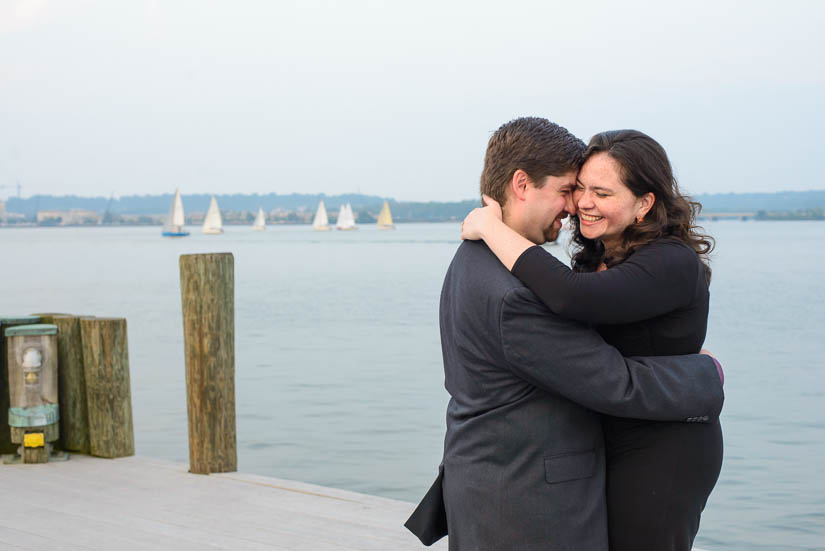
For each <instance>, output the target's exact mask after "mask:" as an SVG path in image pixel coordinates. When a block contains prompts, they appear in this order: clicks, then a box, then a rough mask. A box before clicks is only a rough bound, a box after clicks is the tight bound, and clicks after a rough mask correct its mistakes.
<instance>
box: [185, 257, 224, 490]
mask: <svg viewBox="0 0 825 551" xmlns="http://www.w3.org/2000/svg"><path fill="white" fill-rule="evenodd" d="M234 266H235V259H234V257H233V256H232V254H231V253H211V254H188V255H181V257H180V290H181V305H182V310H183V341H184V353H185V357H186V406H187V407H186V410H187V414H188V417H189V472H192V473H197V474H209V473H221V472H232V471H236V470H237V468H238V451H237V441H236V431H235V267H234Z"/></svg>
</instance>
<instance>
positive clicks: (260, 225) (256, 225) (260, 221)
mask: <svg viewBox="0 0 825 551" xmlns="http://www.w3.org/2000/svg"><path fill="white" fill-rule="evenodd" d="M252 229H253V230H255V231H264V230H265V229H266V217H265V216H264V209H262V208H261V207H258V216H256V217H255V222H253V223H252Z"/></svg>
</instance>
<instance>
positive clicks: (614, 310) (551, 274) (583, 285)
mask: <svg viewBox="0 0 825 551" xmlns="http://www.w3.org/2000/svg"><path fill="white" fill-rule="evenodd" d="M512 273H513V275H515V276H516V277H518V278H519V279H520V280H521V281H523V282H524V284H525V285H527V287H529V288H530V290H532V291H533V292H534V293H535V294H536V295H537V296H538V297H539V298H540V299H541V301H542V302H544V304H546V305H547V307H548V308H550V310H552V311H553V312H555V313H556V314H559V315H561V316H564V317H567V318H571V319H574V320H579V321H582V322H586V323H590V324H592V325H594V326H595V328H596V330H597V331H598V332H599V334H601V336H602V338H604V340H605V341H607V342H608V343H609V344H611V345H613V346H615V347H616V348H617V349H618V350H619V351H620V352H621V353H622V355H624V356H673V355H681V354H697V353H698V352H699V350H700V349H701V348H702V343H703V342H704V341H705V334H706V332H707V319H708V302H709V292H708V279H707V275H706V268H705V266H704V264H703V263H702V262H701V260H700V259H699V256H698V255H697V254H696V252H695V251H694V250H693V249H692V248H690V247H689V246H688V245H686V244H684V243H682V242H681V241H677V240H675V239H669V238H665V239H660V240H658V241H655V242H653V243H650V244H648V245H645V246H643V247H641V248H640V249H638V250H637V251H636V252H634V253H633V254H632V255H630V256H629V257H628V258H627V259H626V260H625V261H624V262H622V263H621V264H618V265H616V266H613V267H612V268H610V269H609V270H605V271H601V272H574V271H572V270H571V269H570V268H568V267H567V266H566V265H565V264H563V263H562V262H561V261H559V260H558V259H556V258H555V257H554V256H553V255H551V254H550V253H548V252H547V251H546V250H544V249H543V248H542V247H539V246H538V245H537V246H534V247H530V248H529V249H527V250H526V251H524V252H523V253H522V254H521V256H519V258H518V260H516V263H515V265H514V266H513V270H512Z"/></svg>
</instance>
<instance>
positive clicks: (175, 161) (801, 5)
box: [0, 0, 825, 201]
mask: <svg viewBox="0 0 825 551" xmlns="http://www.w3.org/2000/svg"><path fill="white" fill-rule="evenodd" d="M661 4H664V3H661V2H650V3H638V4H633V3H629V2H626V1H623V2H604V3H600V2H594V1H588V2H573V1H570V0H566V1H564V2H548V1H546V0H543V1H538V0H537V1H534V2H513V1H508V2H502V1H501V0H498V1H496V2H490V3H484V2H479V1H478V0H476V1H472V2H447V1H444V0H442V1H437V2H429V1H421V0H417V1H415V2H411V1H410V2H358V1H346V2H345V1H340V2H331V1H327V2H315V1H307V0H301V1H296V2H288V1H277V2H275V1H261V2H249V1H238V0H235V1H229V0H227V1H223V2H209V1H204V0H193V1H174V0H166V1H157V2H152V1H137V0H136V1H118V0H101V1H80V0H77V1H73V0H54V1H46V0H28V1H27V0H0V198H5V197H6V196H7V195H8V194H10V193H15V190H14V189H13V188H12V187H11V186H14V185H15V184H16V182H18V181H19V182H20V184H21V185H22V195H23V196H24V197H26V196H31V195H34V194H76V195H104V196H108V195H109V194H111V193H112V192H114V193H116V194H117V195H131V194H157V193H169V192H171V191H173V190H174V188H175V187H180V189H181V192H182V193H184V194H186V193H233V192H237V193H271V192H275V193H292V192H298V193H320V192H323V193H327V194H337V193H347V192H361V193H368V194H375V195H381V196H385V197H393V198H397V199H400V200H416V201H430V200H433V201H446V200H450V201H452V200H458V199H468V198H474V197H476V196H477V194H478V191H477V189H478V176H479V173H480V170H481V163H482V159H483V155H484V148H485V146H486V143H487V139H488V138H489V136H490V133H491V132H492V131H493V130H495V129H496V128H497V127H498V126H499V125H500V124H501V123H503V122H505V121H507V120H509V119H512V118H514V117H517V116H522V115H538V116H544V117H547V118H550V119H551V120H553V121H555V122H558V123H559V124H562V125H563V126H566V127H567V128H568V129H570V130H571V131H573V132H574V133H576V134H577V135H579V136H580V137H582V138H583V139H584V140H585V141H586V140H587V139H588V138H589V137H590V136H591V135H592V134H593V133H595V132H598V131H600V130H607V129H614V128H637V129H639V130H642V131H644V132H646V133H648V134H650V135H651V136H653V137H654V138H656V139H657V140H659V142H660V143H661V144H662V145H663V146H664V147H665V148H666V149H667V151H668V153H669V154H670V157H671V160H672V162H673V164H674V166H675V168H676V171H677V175H678V177H679V179H680V182H681V184H682V186H683V188H684V189H685V190H687V191H688V192H690V193H721V192H756V191H762V192H771V191H778V190H804V189H825V175H823V170H822V166H823V160H825V138H823V128H825V109H823V103H825V101H824V100H823V98H825V30H823V29H825V2H820V1H810V2H804V1H793V0H785V1H783V2H747V3H743V2H730V3H727V2H719V1H714V2H707V3H704V2H690V3H686V2H679V3H678V4H679V7H676V3H672V4H673V5H670V3H667V4H668V5H667V6H664V5H661ZM737 4H739V5H740V6H741V7H737ZM2 186H8V187H6V188H5V189H3V188H2Z"/></svg>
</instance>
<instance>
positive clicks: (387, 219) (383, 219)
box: [376, 201, 395, 230]
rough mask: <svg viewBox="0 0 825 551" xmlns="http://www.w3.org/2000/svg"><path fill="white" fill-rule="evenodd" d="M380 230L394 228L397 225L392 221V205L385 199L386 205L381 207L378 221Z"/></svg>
mask: <svg viewBox="0 0 825 551" xmlns="http://www.w3.org/2000/svg"><path fill="white" fill-rule="evenodd" d="M376 225H377V226H378V229H379V230H394V229H395V226H394V225H393V223H392V213H390V205H389V203H387V202H386V201H384V206H383V207H382V208H381V214H379V215H378V222H377V223H376Z"/></svg>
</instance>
